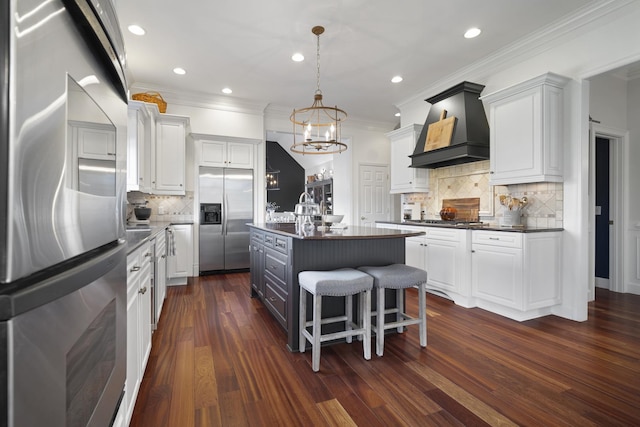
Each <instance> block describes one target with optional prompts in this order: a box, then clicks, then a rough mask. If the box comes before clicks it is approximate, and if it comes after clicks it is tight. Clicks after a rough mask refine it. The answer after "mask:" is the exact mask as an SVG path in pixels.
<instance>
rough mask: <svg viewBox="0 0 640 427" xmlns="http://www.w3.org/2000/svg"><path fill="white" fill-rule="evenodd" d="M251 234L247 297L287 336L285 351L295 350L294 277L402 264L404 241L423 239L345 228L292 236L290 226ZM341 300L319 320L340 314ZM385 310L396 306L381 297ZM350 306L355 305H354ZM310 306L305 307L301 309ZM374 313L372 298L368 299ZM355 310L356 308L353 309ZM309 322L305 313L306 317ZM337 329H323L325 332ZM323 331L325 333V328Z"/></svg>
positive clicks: (329, 303)
mask: <svg viewBox="0 0 640 427" xmlns="http://www.w3.org/2000/svg"><path fill="white" fill-rule="evenodd" d="M249 228H250V229H251V242H250V249H251V295H252V296H253V297H258V298H260V299H261V300H262V301H263V302H264V304H265V305H266V307H267V308H268V309H269V311H270V312H271V313H272V314H273V316H274V317H275V318H276V320H278V322H279V323H280V325H282V327H283V328H284V329H285V330H286V331H287V347H288V348H289V350H290V351H297V349H298V327H299V326H298V323H299V321H298V318H299V316H298V313H299V303H300V289H299V284H298V273H300V272H301V271H305V270H334V269H337V268H344V267H352V268H357V267H360V266H365V265H388V264H394V263H398V264H404V262H405V238H406V237H414V236H419V235H422V234H424V233H423V232H421V231H415V230H390V229H381V228H369V227H357V226H349V227H347V228H344V229H335V228H333V229H330V230H327V231H318V230H317V229H316V230H313V231H312V232H310V233H306V234H305V233H303V232H297V231H296V228H295V225H294V224H290V223H267V224H249ZM343 301H344V298H342V297H328V298H326V300H325V302H323V307H322V316H323V317H332V316H338V315H340V314H343V313H344V302H343ZM385 304H386V308H393V307H395V305H396V300H395V293H394V292H393V291H388V294H387V295H386V296H385ZM354 305H356V304H354ZM312 306H313V305H312V304H311V302H310V301H309V303H308V304H307V307H309V309H311V307H312ZM372 306H373V307H374V309H375V298H372ZM354 310H357V305H356V307H354ZM307 315H308V318H310V317H311V311H309V313H308V314H307ZM331 326H335V327H339V325H325V327H331ZM327 330H330V328H328V329H327Z"/></svg>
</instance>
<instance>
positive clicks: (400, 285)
mask: <svg viewBox="0 0 640 427" xmlns="http://www.w3.org/2000/svg"><path fill="white" fill-rule="evenodd" d="M358 269H359V270H360V271H364V272H365V273H367V274H369V275H370V276H372V277H373V287H374V288H376V290H377V294H376V296H377V307H376V311H375V312H372V313H371V316H376V323H375V324H373V325H372V326H371V329H372V330H373V331H374V332H375V333H376V354H377V355H378V356H382V353H383V351H384V331H385V330H387V329H392V328H397V330H398V333H399V334H400V333H402V331H403V327H404V326H409V325H420V346H421V347H426V346H427V309H426V283H427V272H426V271H424V270H421V269H419V268H415V267H411V266H409V265H405V264H391V265H387V266H380V267H359V268H358ZM413 286H418V305H419V311H418V317H417V318H413V317H411V316H409V315H408V314H406V313H405V312H404V311H403V307H404V292H403V291H404V289H406V288H410V287H413ZM385 289H395V290H396V303H397V304H396V308H390V309H387V310H385V308H384V294H385ZM389 313H396V321H395V322H389V323H385V319H384V318H385V314H389Z"/></svg>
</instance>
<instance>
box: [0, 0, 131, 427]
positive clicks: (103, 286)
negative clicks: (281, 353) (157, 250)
mask: <svg viewBox="0 0 640 427" xmlns="http://www.w3.org/2000/svg"><path fill="white" fill-rule="evenodd" d="M124 56H125V52H124V44H123V39H122V34H121V32H120V26H119V23H118V19H117V16H116V14H115V10H114V9H113V4H112V2H111V1H109V0H106V1H105V0H51V1H46V2H43V1H41V0H9V1H2V2H0V360H1V361H2V362H1V363H0V425H3V426H9V427H17V426H42V425H47V426H54V425H55V426H61V425H82V426H85V425H86V426H98V425H99V426H105V425H110V424H111V422H112V420H113V419H114V416H115V415H116V412H117V410H118V407H119V404H120V402H121V399H122V396H123V394H124V384H125V376H126V356H127V351H126V350H127V348H126V345H127V339H126V338H127V336H126V335H127V331H126V326H127V321H126V320H127V318H126V316H127V304H126V290H127V287H126V252H127V251H126V249H127V248H126V246H127V245H126V241H125V226H124V220H125V213H126V205H125V202H126V187H125V185H126V159H127V150H126V147H127V84H126V79H125V68H124ZM90 146H99V147H101V148H104V150H103V151H104V155H102V156H101V157H100V158H96V157H95V156H91V154H90V153H89V152H90V150H89V149H88V147H90ZM85 148H86V149H85Z"/></svg>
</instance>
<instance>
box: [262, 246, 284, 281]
mask: <svg viewBox="0 0 640 427" xmlns="http://www.w3.org/2000/svg"><path fill="white" fill-rule="evenodd" d="M264 269H265V270H266V271H268V272H269V273H271V274H273V275H274V276H275V277H277V278H278V279H280V280H281V281H282V282H283V283H287V256H286V255H283V254H281V253H280V252H276V251H275V250H273V249H269V248H267V249H265V256H264Z"/></svg>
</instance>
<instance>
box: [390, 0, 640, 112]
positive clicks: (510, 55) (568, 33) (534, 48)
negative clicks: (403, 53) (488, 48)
mask: <svg viewBox="0 0 640 427" xmlns="http://www.w3.org/2000/svg"><path fill="white" fill-rule="evenodd" d="M635 1H636V0H603V1H593V2H592V3H590V4H588V5H586V6H584V7H583V8H581V9H579V10H577V11H576V12H575V13H573V14H571V15H569V16H566V17H564V18H561V19H560V20H558V21H556V22H554V23H552V24H549V25H547V26H545V27H542V28H540V29H538V30H537V31H535V32H533V33H531V34H529V35H528V36H525V37H524V38H522V39H519V40H516V41H515V42H513V43H511V44H509V45H507V46H506V47H504V48H502V49H500V50H498V51H496V52H495V53H494V54H492V55H488V56H486V57H484V58H482V59H480V60H478V61H476V62H474V63H472V64H470V65H469V66H467V67H464V68H461V69H459V70H458V71H456V72H455V73H453V74H449V75H448V76H447V77H445V78H444V79H441V80H438V81H436V82H435V83H434V84H432V85H430V86H428V87H426V88H424V89H423V90H422V91H420V92H418V93H417V94H416V95H413V96H411V97H410V98H407V99H405V100H404V101H401V102H399V103H398V104H396V105H395V106H396V107H397V108H399V109H400V110H401V111H402V108H403V107H404V106H406V105H407V104H411V103H414V102H416V101H424V100H425V99H426V98H428V97H430V96H432V95H433V94H434V93H439V92H442V91H443V90H446V89H447V88H449V87H451V86H452V85H454V84H457V83H459V82H460V81H461V80H465V79H466V78H468V76H469V75H474V76H480V77H489V76H491V75H492V74H495V73H497V72H499V71H501V70H503V69H505V68H508V67H510V66H513V65H516V64H518V63H520V62H522V58H529V57H532V56H535V55H537V54H539V53H541V52H544V51H546V50H549V49H550V48H552V47H553V46H555V45H557V44H558V42H559V40H560V39H563V38H564V39H567V40H568V39H570V38H574V37H575V36H576V34H577V33H579V32H581V31H588V30H589V29H590V28H589V27H587V25H588V24H590V23H592V22H593V21H595V20H599V19H606V17H607V15H611V14H612V13H613V12H616V11H618V10H620V9H622V8H624V7H625V6H627V5H629V4H632V3H634V2H635ZM552 42H555V43H554V44H552Z"/></svg>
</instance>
